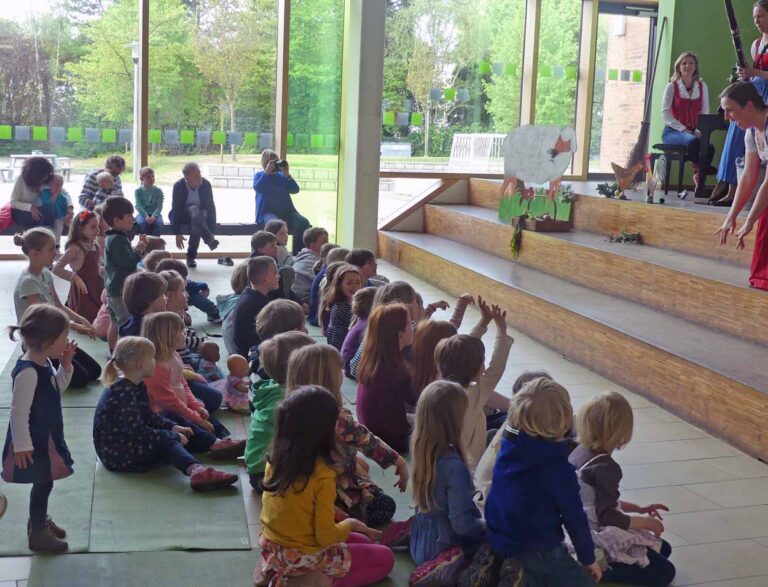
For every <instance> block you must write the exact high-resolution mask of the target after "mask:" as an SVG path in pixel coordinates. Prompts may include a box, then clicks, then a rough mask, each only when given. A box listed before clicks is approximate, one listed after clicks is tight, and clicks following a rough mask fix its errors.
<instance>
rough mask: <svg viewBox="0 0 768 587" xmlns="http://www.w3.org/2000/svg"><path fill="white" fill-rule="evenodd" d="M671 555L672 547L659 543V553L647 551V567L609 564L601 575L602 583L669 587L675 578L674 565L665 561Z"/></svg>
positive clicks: (663, 542) (662, 542) (664, 541)
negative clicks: (663, 586)
mask: <svg viewBox="0 0 768 587" xmlns="http://www.w3.org/2000/svg"><path fill="white" fill-rule="evenodd" d="M670 554H672V547H671V546H670V545H669V543H668V542H667V541H666V540H662V541H661V552H660V553H658V552H656V551H655V550H651V549H650V548H649V549H648V561H649V563H650V564H649V565H648V566H647V567H644V568H643V567H639V566H637V565H626V564H621V563H610V568H608V569H606V571H605V573H603V579H602V582H608V583H626V584H627V585H651V586H658V585H669V584H670V583H672V579H674V578H675V572H676V569H675V565H673V564H672V563H671V562H669V561H668V560H667V558H669V555H670Z"/></svg>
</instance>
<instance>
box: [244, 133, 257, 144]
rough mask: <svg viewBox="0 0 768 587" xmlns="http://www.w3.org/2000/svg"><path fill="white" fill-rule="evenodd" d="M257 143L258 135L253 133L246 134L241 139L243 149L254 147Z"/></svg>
mask: <svg viewBox="0 0 768 587" xmlns="http://www.w3.org/2000/svg"><path fill="white" fill-rule="evenodd" d="M258 142H259V135H258V133H255V132H247V133H245V135H244V138H243V146H244V147H255V146H256V145H257V144H258Z"/></svg>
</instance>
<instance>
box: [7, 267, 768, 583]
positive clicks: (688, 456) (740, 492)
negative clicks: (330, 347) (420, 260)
mask: <svg viewBox="0 0 768 587" xmlns="http://www.w3.org/2000/svg"><path fill="white" fill-rule="evenodd" d="M22 266H23V264H22V263H15V262H13V263H12V262H4V263H0V284H2V287H0V296H2V297H1V298H0V299H3V300H10V299H11V296H12V290H13V284H14V282H15V279H16V276H17V275H18V272H19V270H20V269H21V268H22ZM380 270H381V272H382V273H383V274H385V275H387V276H388V277H390V278H405V279H408V280H409V281H411V283H412V284H413V285H414V286H415V287H416V289H417V290H418V291H419V292H420V293H421V294H422V295H423V297H424V299H425V302H430V301H435V300H437V299H441V298H445V297H446V296H444V294H443V293H442V292H440V291H439V290H437V289H436V288H434V287H432V286H430V285H428V284H426V283H424V282H423V281H421V280H419V279H414V278H411V277H409V276H407V275H406V274H404V273H402V272H401V271H399V270H397V269H395V268H393V267H391V266H388V265H385V264H383V263H382V264H380ZM229 271H230V270H229V269H227V268H225V267H221V266H218V265H216V264H215V262H214V261H202V262H200V265H199V268H198V269H197V270H196V277H198V278H199V279H201V280H206V281H208V282H209V284H210V285H211V290H212V291H213V292H214V293H219V292H223V291H225V290H226V289H227V287H228V282H229ZM468 289H469V291H471V289H470V288H468ZM446 299H447V298H446ZM449 301H450V300H449ZM477 318H478V314H477V312H476V311H475V310H474V309H470V311H469V312H468V313H467V316H466V318H465V321H464V324H463V326H462V331H465V332H467V331H469V330H470V328H471V327H472V325H473V323H474V321H475V320H477ZM14 320H15V317H14V316H13V310H12V306H11V305H10V304H8V303H6V304H3V305H2V307H0V324H11V323H13V322H14ZM512 335H513V336H514V337H515V339H516V342H515V345H514V346H513V348H512V353H511V355H510V358H509V362H508V365H507V371H506V373H505V374H504V377H503V379H502V382H501V384H500V386H499V391H500V392H501V393H502V394H505V395H509V393H510V388H511V383H512V381H513V380H514V378H515V377H517V375H519V374H520V373H521V372H522V371H524V370H530V369H547V370H548V371H549V372H550V373H551V374H552V375H553V376H554V377H555V378H557V379H558V380H559V381H560V382H562V383H563V384H564V385H565V386H566V387H567V388H568V389H569V391H570V393H571V396H572V403H573V406H574V409H576V410H577V409H578V408H579V407H580V406H581V405H582V404H583V403H584V402H585V401H586V400H587V399H588V398H589V397H591V396H592V395H594V394H595V393H598V392H600V391H603V390H607V389H616V390H618V391H620V392H621V393H623V394H625V395H626V396H627V398H628V399H629V401H630V404H631V405H632V406H633V408H634V411H635V423H636V426H635V435H634V440H633V441H632V443H631V444H630V445H629V446H628V447H627V448H626V449H625V450H623V451H621V452H619V453H617V455H616V457H617V460H618V461H619V462H620V463H621V465H622V468H623V471H624V480H623V483H622V489H623V494H622V495H623V497H625V498H626V499H627V500H630V501H637V502H641V503H652V502H660V503H665V504H667V505H668V506H669V508H670V513H669V514H667V515H666V516H665V517H664V524H665V527H666V529H667V532H666V533H665V537H666V538H667V539H668V540H669V542H670V543H671V544H672V545H673V547H674V551H673V555H672V560H673V561H674V562H675V564H676V565H677V569H678V575H677V578H676V580H675V583H674V584H675V585H705V586H710V587H716V586H717V587H768V465H765V464H763V463H760V462H758V461H756V460H754V459H752V458H750V457H748V456H746V455H744V454H743V453H741V452H740V451H738V450H736V449H734V448H733V447H731V446H729V445H727V444H725V443H724V442H721V441H719V440H717V439H715V438H712V437H710V436H708V435H707V434H706V433H705V432H703V431H701V430H699V429H698V428H696V427H694V426H691V425H689V424H687V423H685V422H683V421H682V420H680V419H679V418H677V417H676V416H674V415H673V414H670V413H669V412H666V411H665V410H663V409H661V408H659V407H656V406H655V405H654V404H652V403H651V402H649V401H647V400H645V399H644V398H642V397H640V396H638V395H637V394H634V393H631V392H629V391H626V390H624V389H622V388H620V387H618V386H617V385H615V384H613V383H611V382H610V381H608V380H606V379H604V378H602V377H600V376H599V375H596V374H594V373H591V372H590V371H587V370H586V369H583V368H581V367H580V366H578V365H576V364H574V363H572V362H570V361H568V360H567V359H565V358H564V357H562V356H560V355H558V354H557V353H554V352H553V351H550V350H549V349H546V348H544V347H542V346H540V345H538V344H537V343H535V342H533V341H532V340H531V339H529V338H527V337H525V336H523V335H521V334H520V333H517V332H512ZM493 336H494V333H493V332H492V331H491V332H490V333H489V335H488V339H487V340H486V344H490V343H491V342H492V337H493ZM13 346H14V344H13V343H11V342H10V341H8V340H7V338H3V337H0V356H3V357H7V356H8V352H9V351H10V350H11V349H12V348H13ZM347 388H348V390H351V389H352V388H351V387H349V386H347ZM346 395H347V397H350V395H349V393H347V394H346ZM238 428H239V427H238ZM234 432H235V434H236V435H238V436H241V435H243V434H244V433H245V427H244V426H243V427H242V428H239V429H237V430H235V431H234ZM387 473H389V472H387ZM389 476H390V475H387V478H389ZM241 481H242V483H241V486H242V488H243V493H244V499H245V512H246V516H247V519H248V524H249V529H250V532H251V537H252V539H253V538H255V537H256V536H257V535H258V531H259V500H258V499H256V498H255V497H254V496H253V495H252V492H251V490H250V485H249V484H248V479H247V475H246V474H245V471H244V470H243V474H242V476H241ZM396 498H397V502H398V514H397V515H398V516H405V515H407V514H408V511H409V510H408V505H407V504H408V495H407V494H406V495H397V496H396ZM9 531H18V529H8V528H3V527H2V522H0V540H2V535H3V533H4V532H9ZM29 569H30V558H28V557H9V558H0V587H12V586H19V587H21V586H22V585H23V586H25V587H26V583H27V581H26V579H27V577H28V576H29ZM400 570H401V571H402V569H400ZM404 576H405V574H404V573H402V572H400V573H397V577H398V578H397V579H395V580H394V582H395V583H396V584H397V585H400V584H403V585H404V584H405V583H404V579H402V577H404ZM70 579H71V580H69V581H64V582H63V583H62V584H67V585H75V584H76V578H74V577H73V578H70Z"/></svg>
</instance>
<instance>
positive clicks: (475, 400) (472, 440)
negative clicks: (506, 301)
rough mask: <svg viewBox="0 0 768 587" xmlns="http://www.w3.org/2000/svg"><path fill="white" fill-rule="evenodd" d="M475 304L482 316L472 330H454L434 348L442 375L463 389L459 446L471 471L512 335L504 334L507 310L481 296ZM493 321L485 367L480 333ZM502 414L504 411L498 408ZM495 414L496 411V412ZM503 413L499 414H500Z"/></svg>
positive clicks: (481, 448) (482, 444)
mask: <svg viewBox="0 0 768 587" xmlns="http://www.w3.org/2000/svg"><path fill="white" fill-rule="evenodd" d="M477 304H478V306H479V307H480V312H481V313H482V315H483V319H482V320H481V321H480V323H479V324H478V325H477V326H476V327H475V328H474V330H473V331H472V335H466V334H456V335H454V336H452V337H450V338H447V339H445V340H441V341H440V343H438V345H437V347H436V348H435V363H437V369H438V371H439V373H440V377H441V378H442V379H448V380H450V381H455V382H456V383H459V384H460V385H461V386H462V387H464V389H466V390H467V396H468V398H469V408H468V409H467V413H466V415H465V417H464V426H463V427H462V445H461V446H462V448H463V449H464V454H465V456H466V458H467V466H468V467H469V470H470V471H472V472H474V470H475V468H476V467H477V463H478V462H479V461H480V458H481V457H482V456H483V452H484V451H485V447H486V445H487V438H486V435H487V432H488V424H487V422H486V414H485V409H486V406H487V405H488V404H489V399H491V396H492V395H493V393H494V390H495V389H496V386H497V385H498V384H499V381H500V380H501V376H502V375H504V368H505V367H506V366H507V358H509V350H510V349H511V348H512V343H513V342H514V339H513V338H512V337H511V336H509V335H507V322H506V317H507V313H506V312H502V311H501V309H500V308H499V307H498V306H491V307H489V306H488V305H487V304H486V303H485V302H484V301H483V300H482V298H478V300H477ZM491 321H493V322H494V324H495V325H496V342H495V344H494V347H493V355H492V356H491V363H490V365H489V366H488V369H486V368H485V346H484V345H483V341H482V340H480V337H481V336H482V335H483V334H485V332H486V329H487V325H488V324H489V323H490V322H491ZM501 414H504V412H501ZM497 416H498V414H497ZM504 417H505V415H502V418H504Z"/></svg>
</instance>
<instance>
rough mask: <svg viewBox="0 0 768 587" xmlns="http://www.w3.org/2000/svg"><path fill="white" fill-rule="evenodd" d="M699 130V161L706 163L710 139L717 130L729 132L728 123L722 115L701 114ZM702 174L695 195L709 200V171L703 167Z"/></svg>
mask: <svg viewBox="0 0 768 587" xmlns="http://www.w3.org/2000/svg"><path fill="white" fill-rule="evenodd" d="M696 126H697V130H698V131H699V132H700V133H701V137H700V139H699V161H706V159H707V150H708V149H709V144H710V143H711V140H710V137H711V135H712V133H713V132H714V131H716V130H728V121H727V120H725V118H724V117H723V115H722V114H720V113H715V114H699V119H698V123H697V125H696ZM699 172H700V173H701V183H700V186H701V187H700V188H699V190H698V191H697V192H696V193H695V194H694V196H693V197H694V198H708V197H709V194H710V192H711V191H712V190H711V188H707V187H706V185H707V170H706V168H705V167H704V166H703V165H702V166H701V168H700V169H699Z"/></svg>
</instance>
